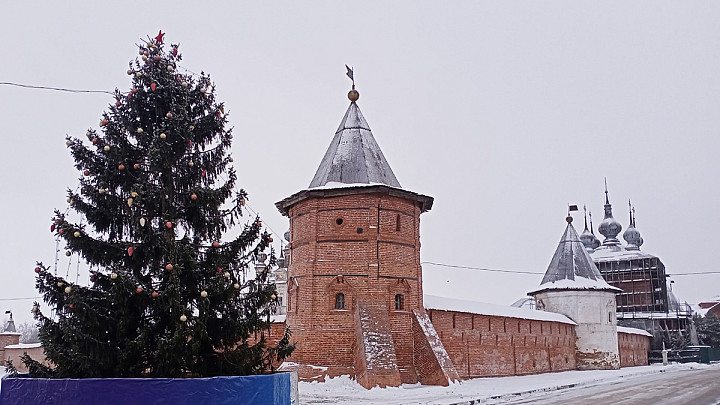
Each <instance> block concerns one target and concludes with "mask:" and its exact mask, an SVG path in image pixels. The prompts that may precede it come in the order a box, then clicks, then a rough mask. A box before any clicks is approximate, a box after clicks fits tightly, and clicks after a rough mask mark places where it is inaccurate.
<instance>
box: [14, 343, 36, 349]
mask: <svg viewBox="0 0 720 405" xmlns="http://www.w3.org/2000/svg"><path fill="white" fill-rule="evenodd" d="M38 347H42V343H18V344H16V345H7V346H5V348H6V349H35V348H38Z"/></svg>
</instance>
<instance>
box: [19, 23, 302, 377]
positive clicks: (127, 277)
mask: <svg viewBox="0 0 720 405" xmlns="http://www.w3.org/2000/svg"><path fill="white" fill-rule="evenodd" d="M163 35H164V34H162V33H160V34H159V35H158V36H157V37H155V38H154V39H149V40H148V41H147V42H144V41H143V43H142V44H141V45H140V46H139V51H140V58H138V59H136V60H135V61H133V62H131V63H130V69H129V70H128V71H127V73H128V75H130V77H131V78H132V86H131V88H130V90H129V91H127V92H121V91H119V90H116V91H115V99H116V100H115V101H114V102H113V103H112V104H111V105H110V106H109V109H108V111H107V112H105V113H104V114H103V117H102V120H101V121H100V130H99V131H96V130H94V129H90V130H89V131H88V132H87V134H86V135H87V140H88V141H87V142H83V141H82V140H81V139H77V138H68V139H67V146H68V148H69V149H70V151H71V153H72V156H73V158H74V160H75V167H76V168H77V169H78V170H79V171H80V172H81V177H80V185H79V186H78V188H77V190H76V191H72V190H69V191H68V193H69V195H68V202H69V204H70V207H69V211H70V213H69V214H68V212H61V211H56V212H55V216H54V218H53V223H52V226H51V230H52V231H53V232H55V233H56V234H57V235H58V237H59V238H60V239H62V240H63V241H64V243H65V245H66V249H67V254H68V255H74V254H77V255H79V256H81V257H82V258H83V259H84V261H86V262H87V263H88V264H89V266H90V274H91V276H90V282H89V285H87V286H86V285H81V284H78V283H73V282H72V281H71V280H67V279H64V278H62V277H59V276H57V275H56V274H53V272H52V270H51V269H50V268H49V267H48V266H44V265H42V264H39V266H38V267H37V268H36V272H37V273H38V274H37V288H38V289H39V291H40V293H41V294H42V295H43V299H44V300H45V301H46V302H47V303H48V304H49V305H50V307H51V308H53V312H54V314H52V315H45V314H43V313H42V312H41V311H40V309H39V306H38V305H37V303H36V304H35V306H34V307H33V312H34V313H35V315H34V316H35V318H36V319H37V320H38V321H39V324H40V338H41V341H42V344H43V347H44V349H45V353H46V355H47V358H48V360H50V361H51V362H52V364H53V366H52V368H49V367H43V366H41V365H40V364H39V363H37V362H35V361H33V360H32V359H29V358H25V361H26V363H27V364H28V366H29V367H30V369H31V372H32V374H35V375H37V376H51V377H59V378H60V377H61V378H67V377H70V378H85V377H190V376H216V375H246V374H258V373H264V372H268V371H270V370H271V369H272V363H273V362H276V361H279V360H282V359H283V358H285V357H286V356H288V355H289V354H290V353H291V351H292V349H293V347H292V345H290V344H289V341H288V339H289V332H286V333H285V336H284V337H283V338H282V339H281V340H280V342H279V344H277V345H276V346H270V345H269V344H268V342H267V340H266V338H265V336H266V332H267V331H268V330H269V328H270V322H269V320H270V319H269V311H270V310H271V308H272V307H273V306H274V305H276V297H275V292H276V290H275V286H274V284H272V283H270V282H269V280H268V274H267V270H265V271H262V272H260V273H259V274H255V272H254V271H251V272H248V264H249V263H250V262H251V261H252V260H253V259H254V258H255V257H256V255H264V253H262V252H263V250H265V249H266V248H268V246H269V243H270V242H271V241H272V240H271V238H270V235H269V234H267V233H266V232H263V231H262V229H261V226H262V225H261V223H260V220H259V218H257V217H256V218H254V219H250V220H249V221H247V222H246V223H245V225H244V226H243V228H242V229H241V231H240V232H239V236H237V237H235V238H234V239H232V240H229V241H224V242H223V238H222V237H223V234H224V233H226V231H228V230H229V229H230V228H231V227H232V226H234V225H236V224H238V223H239V222H241V216H242V214H243V207H244V205H245V199H246V198H247V195H246V193H245V191H243V190H237V191H236V190H235V182H236V178H237V176H236V173H235V170H234V169H233V168H232V167H231V162H232V161H233V159H232V157H230V155H229V149H230V145H231V141H232V138H233V136H232V133H231V130H230V129H226V128H225V125H226V123H227V115H226V113H225V111H224V108H223V104H222V103H220V102H218V101H216V99H215V87H214V85H213V84H212V82H211V81H210V77H209V76H207V75H205V74H201V75H200V76H197V75H193V74H185V73H179V72H178V70H177V68H178V66H177V64H178V62H179V61H180V60H181V54H180V53H179V52H178V46H177V45H171V46H170V47H166V46H165V44H164V42H163ZM73 211H74V212H73ZM74 217H77V218H79V219H78V220H75V221H74V220H72V218H74ZM270 260H271V263H272V261H273V257H272V255H271V259H270Z"/></svg>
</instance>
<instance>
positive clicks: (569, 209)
mask: <svg viewBox="0 0 720 405" xmlns="http://www.w3.org/2000/svg"><path fill="white" fill-rule="evenodd" d="M577 210H578V206H577V205H571V206H569V207H568V211H577Z"/></svg>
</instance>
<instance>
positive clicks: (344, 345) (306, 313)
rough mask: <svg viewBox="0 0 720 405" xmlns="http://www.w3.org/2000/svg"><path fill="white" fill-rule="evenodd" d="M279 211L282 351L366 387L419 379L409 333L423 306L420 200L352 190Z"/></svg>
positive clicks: (413, 344) (300, 360)
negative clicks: (284, 214) (284, 251)
mask: <svg viewBox="0 0 720 405" xmlns="http://www.w3.org/2000/svg"><path fill="white" fill-rule="evenodd" d="M288 214H289V217H290V234H291V236H290V239H291V242H290V249H291V260H290V267H289V269H288V309H287V323H288V326H289V327H290V329H291V330H292V332H293V337H294V339H293V340H294V341H296V342H297V349H296V351H295V353H293V355H292V358H291V359H290V360H291V361H293V362H297V363H300V364H305V365H314V366H318V367H323V368H325V367H327V369H326V373H327V374H329V375H338V374H350V375H352V376H354V377H356V378H357V379H358V381H360V382H361V383H362V384H363V385H369V386H373V385H376V384H377V385H380V386H385V385H398V384H400V383H401V382H406V383H416V382H418V381H421V379H420V377H422V376H418V374H417V371H416V369H415V364H414V357H413V356H414V350H413V349H414V346H415V343H416V342H414V335H413V334H412V333H410V331H411V330H412V328H413V320H414V319H415V321H417V319H416V317H417V316H420V317H422V316H423V314H424V309H423V302H422V296H423V295H422V269H421V266H420V239H419V232H420V214H421V209H420V206H419V204H418V203H417V202H415V201H412V200H408V199H405V198H401V197H397V196H393V195H388V194H384V193H353V194H348V195H339V196H328V197H323V198H308V199H305V200H302V201H300V202H298V203H297V204H294V205H293V206H292V207H290V209H289V212H288ZM338 294H343V297H344V306H342V308H336V297H337V295H338ZM396 300H399V301H398V302H396ZM413 310H419V311H421V312H420V313H419V315H416V314H414V313H413ZM385 325H387V327H386V326H385ZM369 337H372V339H370V340H368V339H369ZM300 375H301V377H302V375H303V373H302V372H301V373H300Z"/></svg>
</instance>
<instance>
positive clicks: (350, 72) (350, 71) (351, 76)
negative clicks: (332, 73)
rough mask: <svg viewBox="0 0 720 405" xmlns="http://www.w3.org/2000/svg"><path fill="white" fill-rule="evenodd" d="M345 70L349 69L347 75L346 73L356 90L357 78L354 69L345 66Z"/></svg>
mask: <svg viewBox="0 0 720 405" xmlns="http://www.w3.org/2000/svg"><path fill="white" fill-rule="evenodd" d="M345 69H347V73H345V74H346V75H347V77H349V78H350V80H352V85H353V89H354V88H355V77H354V76H353V68H351V67H350V66H348V65H345Z"/></svg>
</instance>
